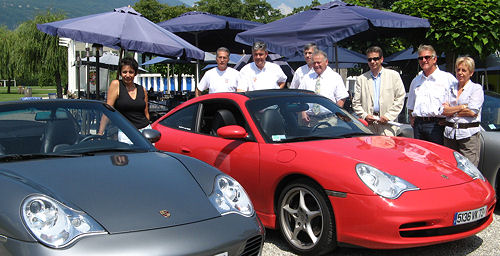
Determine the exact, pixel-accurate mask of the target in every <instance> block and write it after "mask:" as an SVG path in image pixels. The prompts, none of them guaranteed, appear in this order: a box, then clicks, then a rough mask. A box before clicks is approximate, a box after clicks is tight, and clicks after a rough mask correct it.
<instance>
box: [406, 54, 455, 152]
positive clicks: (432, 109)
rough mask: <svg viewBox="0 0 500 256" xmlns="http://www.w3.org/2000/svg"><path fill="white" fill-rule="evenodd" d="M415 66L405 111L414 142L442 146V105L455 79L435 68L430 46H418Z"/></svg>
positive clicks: (435, 61) (435, 62)
mask: <svg viewBox="0 0 500 256" xmlns="http://www.w3.org/2000/svg"><path fill="white" fill-rule="evenodd" d="M418 63H419V65H420V67H421V68H422V72H421V73H419V74H418V75H417V76H416V77H415V78H414V79H413V80H412V81H411V84H410V91H409V94H408V102H407V108H408V110H409V112H410V124H411V125H412V126H413V136H414V138H415V139H421V140H426V141H430V142H434V143H437V144H440V145H443V133H444V121H445V120H444V115H443V104H444V103H448V102H449V99H447V98H448V97H447V95H448V91H449V90H450V88H451V86H452V85H453V84H454V83H457V79H456V78H455V77H454V76H453V75H452V74H450V73H448V72H444V71H441V70H440V69H439V68H438V67H437V55H436V51H435V50H434V48H433V47H432V46H430V45H421V46H419V47H418Z"/></svg>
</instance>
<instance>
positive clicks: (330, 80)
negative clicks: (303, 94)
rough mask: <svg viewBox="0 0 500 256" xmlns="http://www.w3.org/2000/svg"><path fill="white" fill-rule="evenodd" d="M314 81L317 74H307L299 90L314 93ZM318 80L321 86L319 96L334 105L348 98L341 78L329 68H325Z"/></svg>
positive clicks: (312, 72)
mask: <svg viewBox="0 0 500 256" xmlns="http://www.w3.org/2000/svg"><path fill="white" fill-rule="evenodd" d="M316 79H318V74H317V73H316V72H314V71H311V72H309V73H308V74H306V75H305V76H304V77H303V78H302V80H301V81H300V85H299V89H304V90H309V91H313V92H314V90H315V88H316ZM319 79H320V84H321V85H320V92H319V95H322V96H325V97H327V98H329V99H331V100H332V101H333V102H335V103H337V101H339V100H341V99H345V98H347V97H349V93H348V92H347V89H346V87H345V85H344V81H343V80H342V77H341V76H340V75H339V74H338V73H337V72H335V71H333V70H332V69H331V68H330V67H326V69H325V71H323V73H322V74H321V75H320V76H319Z"/></svg>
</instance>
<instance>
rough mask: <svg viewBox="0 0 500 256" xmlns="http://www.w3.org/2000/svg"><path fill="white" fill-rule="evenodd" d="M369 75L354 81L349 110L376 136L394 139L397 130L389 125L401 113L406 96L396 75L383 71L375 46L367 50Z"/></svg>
mask: <svg viewBox="0 0 500 256" xmlns="http://www.w3.org/2000/svg"><path fill="white" fill-rule="evenodd" d="M366 57H367V60H368V66H369V67H370V71H368V72H366V73H364V74H362V75H360V76H358V77H357V79H356V85H355V87H354V97H353V99H352V108H353V110H354V112H355V113H356V114H357V115H358V116H359V117H360V118H362V119H365V120H366V121H367V122H368V128H369V129H370V130H371V131H372V132H373V133H375V134H379V135H387V136H395V135H396V134H397V131H398V129H399V127H397V126H394V125H391V124H389V123H388V122H389V121H394V120H395V119H396V118H397V117H398V115H399V113H400V112H401V110H403V105H404V99H405V95H406V91H405V87H404V85H403V81H402V80H401V77H400V76H399V74H398V72H396V71H394V70H390V69H385V68H383V67H382V62H383V61H384V55H383V52H382V49H381V48H380V47H378V46H372V47H370V48H368V49H367V50H366Z"/></svg>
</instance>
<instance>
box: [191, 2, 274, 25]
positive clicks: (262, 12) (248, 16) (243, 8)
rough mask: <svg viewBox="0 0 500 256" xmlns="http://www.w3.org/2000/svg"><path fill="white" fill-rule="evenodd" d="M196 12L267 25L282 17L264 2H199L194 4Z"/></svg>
mask: <svg viewBox="0 0 500 256" xmlns="http://www.w3.org/2000/svg"><path fill="white" fill-rule="evenodd" d="M195 8H196V9H197V10H198V11H203V12H209V13H212V14H217V15H223V16H228V17H234V18H239V19H244V20H251V21H257V22H262V23H269V22H272V21H275V20H277V19H280V18H282V17H283V15H282V14H281V12H280V11H279V10H278V9H274V8H273V7H272V6H271V4H269V3H268V2H266V1H265V0H244V1H243V2H242V1H240V0H200V1H198V2H195Z"/></svg>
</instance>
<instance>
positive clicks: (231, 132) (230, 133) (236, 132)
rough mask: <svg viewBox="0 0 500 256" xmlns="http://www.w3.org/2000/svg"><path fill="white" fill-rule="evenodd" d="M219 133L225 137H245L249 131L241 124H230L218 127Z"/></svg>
mask: <svg viewBox="0 0 500 256" xmlns="http://www.w3.org/2000/svg"><path fill="white" fill-rule="evenodd" d="M217 135H218V136H219V137H222V138H224V139H243V138H246V137H247V136H248V133H247V131H246V130H245V128H243V127H241V126H239V125H228V126H224V127H221V128H219V129H217Z"/></svg>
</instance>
